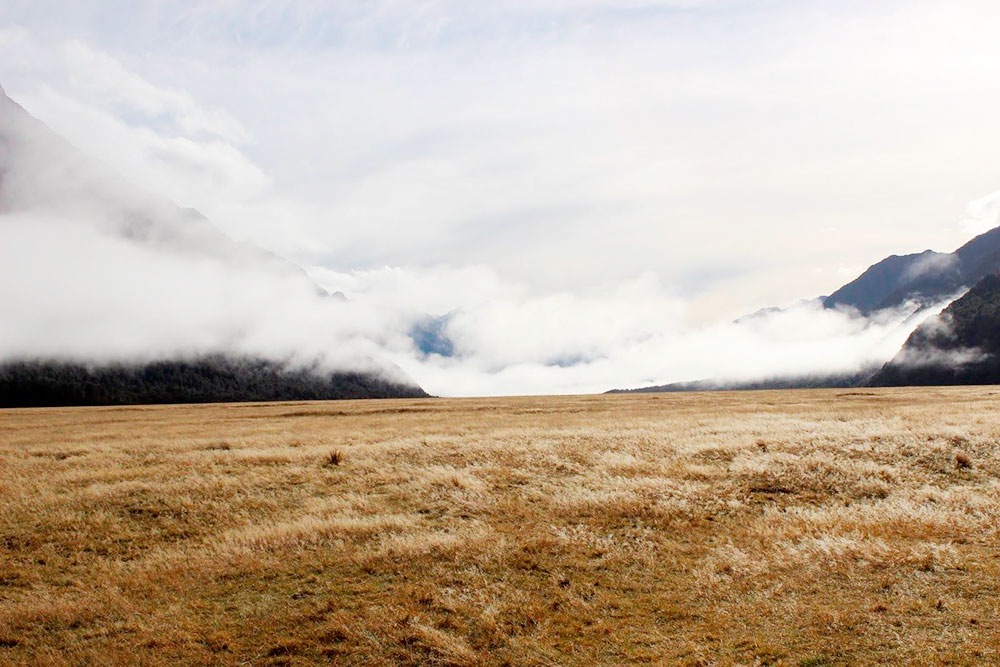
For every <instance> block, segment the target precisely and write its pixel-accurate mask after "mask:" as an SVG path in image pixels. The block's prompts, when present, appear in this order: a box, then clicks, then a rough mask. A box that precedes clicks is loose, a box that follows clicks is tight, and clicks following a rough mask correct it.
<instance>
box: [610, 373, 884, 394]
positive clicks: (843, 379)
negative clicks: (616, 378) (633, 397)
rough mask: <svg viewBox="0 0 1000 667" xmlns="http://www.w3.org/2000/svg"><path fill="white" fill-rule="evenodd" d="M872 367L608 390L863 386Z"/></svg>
mask: <svg viewBox="0 0 1000 667" xmlns="http://www.w3.org/2000/svg"><path fill="white" fill-rule="evenodd" d="M873 372H874V369H869V370H865V371H861V372H858V373H841V374H828V375H824V374H819V375H802V376H790V377H773V378H765V379H762V380H694V381H691V382H672V383H670V384H661V385H656V386H653V387H640V388H638V389H612V390H611V391H609V392H606V393H608V394H654V393H674V392H684V391H753V390H757V389H822V388H836V387H841V388H844V387H863V386H865V383H866V382H867V381H868V379H869V378H870V377H871V375H872V373H873Z"/></svg>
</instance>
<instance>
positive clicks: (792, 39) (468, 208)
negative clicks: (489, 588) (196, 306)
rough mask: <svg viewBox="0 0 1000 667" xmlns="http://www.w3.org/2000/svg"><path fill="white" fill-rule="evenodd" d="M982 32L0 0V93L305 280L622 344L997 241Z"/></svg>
mask: <svg viewBox="0 0 1000 667" xmlns="http://www.w3.org/2000/svg"><path fill="white" fill-rule="evenodd" d="M998 34H1000V5H998V4H997V3H995V2H973V1H968V2H922V1H920V0H906V1H896V0H888V1H883V2H877V1H865V2H862V1H857V2H855V1H853V0H840V1H836V2H833V1H824V0H818V1H808V2H806V1H803V2H788V1H780V0H759V1H751V0H732V1H730V0H715V1H712V0H706V1H698V0H687V1H685V0H675V1H671V0H662V1H656V0H650V1H648V2H642V1H639V0H625V1H622V2H612V1H610V0H608V1H602V0H580V1H575V2H573V1H569V0H537V1H527V0H524V1H522V0H514V1H511V2H489V3H487V2H468V1H459V0H438V1H430V2H402V1H389V0H384V1H380V0H375V1H372V2H360V1H359V2H318V1H308V2H307V1H300V2H294V1H292V2H263V1H259V2H254V1H247V0H241V1H239V2H236V1H224V0H217V1H214V2H177V1H169V2H167V1H165V0H161V1H156V0H152V1H148V2H141V3H136V2H126V1H124V0H114V1H112V0H108V1H105V2H101V1H90V2H88V1H86V0H83V1H80V2H66V1H61V2H56V1H53V0H4V2H3V3H2V4H0V84H2V85H3V86H4V88H5V89H6V91H7V93H8V94H9V95H10V96H11V97H13V98H14V99H16V100H17V101H19V102H20V103H21V104H22V105H23V106H25V107H26V108H27V109H28V111H30V112H31V113H32V114H34V115H35V116H37V117H38V118H40V119H42V120H44V121H45V122H46V123H48V124H49V125H50V126H51V127H52V128H54V129H55V130H56V131H57V132H59V133H61V134H63V135H64V136H66V137H67V138H69V139H70V140H71V141H72V142H73V143H75V144H76V145H77V146H79V147H80V148H82V149H83V150H85V151H86V152H88V153H90V154H92V155H94V156H96V157H98V158H100V159H101V160H103V161H105V162H107V163H108V164H110V165H111V166H112V167H114V168H115V169H117V170H119V171H120V172H122V173H123V174H125V175H126V176H127V177H128V178H130V179H131V180H133V181H134V182H136V183H138V184H139V185H141V186H143V187H145V188H148V189H150V190H153V191H156V192H159V193H161V194H164V195H166V196H168V197H169V198H171V199H172V200H174V201H175V202H176V203H178V204H179V205H181V206H190V207H195V208H198V209H199V210H201V211H202V212H203V213H205V214H206V215H207V216H208V217H209V218H211V219H212V220H213V221H214V222H215V223H216V224H217V225H218V226H220V227H221V228H222V229H224V230H225V231H226V232H228V233H229V234H231V235H233V236H235V237H238V238H241V239H248V240H252V241H255V242H257V243H259V244H261V245H263V246H266V247H268V248H270V249H272V250H274V251H276V252H278V253H280V254H282V255H284V256H286V257H289V258H290V259H292V260H294V261H296V262H298V263H299V264H301V265H303V266H306V267H308V268H309V270H310V271H311V272H312V274H313V275H314V276H315V277H316V279H317V280H319V281H320V282H321V283H323V284H324V285H325V286H327V287H328V288H330V289H342V290H344V291H346V292H348V293H349V294H351V293H352V292H353V293H356V294H362V293H365V292H366V291H367V292H371V293H373V294H374V293H375V292H377V291H378V290H379V289H389V288H392V289H395V290H397V292H399V293H401V294H405V295H406V297H407V298H410V299H412V302H411V305H412V306H413V307H414V308H418V309H421V310H423V311H425V312H429V313H430V314H432V315H440V314H443V313H445V312H448V311H451V310H454V309H456V308H463V307H472V306H474V305H475V304H476V303H482V302H483V301H484V300H493V299H497V298H499V296H498V295H510V294H516V295H517V298H516V299H514V302H515V303H516V304H517V305H513V306H511V308H512V309H513V310H517V309H518V308H521V310H520V311H518V312H520V313H521V318H522V320H523V319H524V318H526V317H529V316H530V317H531V318H534V319H537V318H539V317H541V318H544V317H545V315H546V314H547V313H550V312H552V309H551V308H550V306H552V304H553V303H556V304H560V303H561V304H565V303H566V300H569V301H570V302H573V303H584V304H590V305H589V306H587V308H589V310H588V311H587V312H588V313H589V314H588V315H585V316H584V315H580V318H581V319H580V320H579V321H578V325H579V326H581V327H586V326H592V325H595V326H596V325H597V324H599V322H600V321H603V319H604V318H606V317H613V318H618V320H620V321H621V322H632V321H633V320H635V321H636V322H638V321H640V320H641V321H642V322H645V324H644V325H641V326H640V325H637V327H638V330H639V331H640V333H638V334H630V335H632V336H633V337H634V336H638V337H639V338H642V337H644V336H648V335H652V333H651V332H652V331H659V330H660V329H658V327H661V325H662V326H664V327H665V326H666V323H665V322H664V320H667V319H669V320H671V322H673V323H674V324H673V326H675V327H676V326H677V325H676V321H680V320H683V322H684V323H685V324H686V325H695V324H697V325H705V324H711V323H716V322H723V321H726V320H729V319H731V318H732V317H734V316H736V315H739V314H741V313H744V312H749V311H752V310H754V309H756V308H759V307H762V306H767V305H786V304H788V303H791V302H793V301H795V300H797V299H800V298H806V297H812V296H816V295H819V294H825V293H829V292H831V291H833V290H834V289H836V288H837V287H838V286H840V285H841V284H843V283H844V282H846V281H848V280H850V279H852V278H853V277H855V276H856V275H857V274H858V273H860V272H861V271H862V270H863V269H864V268H865V267H867V266H868V265H869V264H871V263H873V262H875V261H877V260H878V259H881V258H882V257H883V256H885V255H887V254H892V253H897V254H901V253H905V252H914V251H921V250H924V249H925V248H934V249H937V250H943V251H950V250H952V249H954V248H955V247H957V246H958V245H960V244H961V243H963V242H964V241H965V240H967V239H968V238H969V236H970V235H971V234H972V233H973V232H975V231H982V230H983V229H985V228H989V227H992V226H995V225H996V224H997V219H996V217H997V211H998V209H1000V205H998V204H997V201H998V200H996V199H989V198H988V197H989V195H990V194H991V193H993V192H995V191H997V190H1000V123H998V122H997V118H1000V40H998V39H997V38H996V35H998ZM984 198H986V199H984ZM973 202H976V203H975V205H973V206H972V207H971V208H970V203H973ZM401 276H403V277H404V278H401ZM637 295H638V296H637ZM552 299H555V302H553V301H552ZM560 299H562V300H563V301H560ZM531 300H534V301H531ZM623 302H626V303H624V305H623ZM526 303H529V304H533V305H531V306H530V307H528V308H527V312H528V314H527V315H526V314H525V312H526V311H525V304H526ZM594 303H600V304H607V303H614V304H616V305H615V306H614V308H615V309H618V310H614V309H612V311H608V310H606V309H604V310H602V307H598V308H593V307H592V306H593V304H594ZM678 303H681V304H683V305H682V306H678V305H677V304H678ZM532 309H533V310H532ZM556 310H557V311H558V308H556ZM569 310H572V312H573V313H574V315H572V316H571V315H566V317H567V318H568V320H567V321H576V320H573V317H575V316H576V315H575V314H576V313H578V310H577V309H575V308H570V309H569ZM625 311H627V314H623V313H624V312H625ZM560 312H561V311H560ZM633 313H634V317H633ZM495 314H496V313H494V315H495ZM592 319H595V320H596V321H591V320H592ZM516 320H517V318H516V317H514V316H513V315H512V316H510V317H509V318H507V319H503V318H502V317H501V319H500V321H499V322H497V325H498V326H508V325H509V326H513V325H514V324H513V323H514V321H516ZM533 321H534V320H533ZM522 325H523V322H522ZM557 325H558V323H555V324H554V326H557ZM519 326H520V325H519ZM624 326H625V324H622V325H621V327H619V328H622V327H624ZM539 336H541V338H544V335H543V334H539V335H538V336H535V340H536V341H537V340H538V339H539ZM616 340H617V339H616ZM588 344H589V343H588ZM598 347H599V346H598ZM520 353H521V352H516V353H515V352H511V355H512V356H511V359H508V360H507V361H509V362H510V363H513V361H515V360H516V359H518V358H521V357H518V356H517V354H520ZM524 355H526V356H524V357H523V358H530V357H531V354H530V352H524ZM501 361H502V360H501ZM501 361H497V360H495V359H494V360H493V362H491V363H494V362H495V363H501ZM505 363H506V362H505ZM411 370H412V369H411ZM699 372H701V371H699V370H698V369H691V370H690V373H691V374H696V373H699ZM706 372H707V371H706ZM608 377H609V378H610V377H614V374H613V373H610V372H609V373H608ZM418 379H420V378H418ZM604 381H605V379H604V378H603V377H602V378H601V379H600V381H599V382H604ZM599 382H598V381H597V380H595V381H594V385H593V386H594V387H596V386H598V384H599ZM623 383H624V382H623ZM619 384H622V383H619ZM515 385H516V383H514V384H511V385H510V387H513V389H512V390H521V385H516V386H515ZM470 386H471V385H470ZM504 386H505V387H507V385H504ZM525 386H527V385H525ZM559 386H560V387H563V388H565V386H569V385H565V386H564V385H559ZM572 386H573V387H576V386H578V385H572ZM579 386H588V387H589V386H591V385H586V384H585V383H584V384H581V385H579ZM432 389H438V391H441V389H440V388H438V387H433V388H432ZM476 391H480V390H476ZM481 391H493V390H492V389H482V390H481Z"/></svg>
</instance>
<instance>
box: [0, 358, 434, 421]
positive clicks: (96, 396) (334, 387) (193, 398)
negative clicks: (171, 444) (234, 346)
mask: <svg viewBox="0 0 1000 667" xmlns="http://www.w3.org/2000/svg"><path fill="white" fill-rule="evenodd" d="M426 396H427V394H426V393H425V392H424V391H423V390H422V389H420V388H419V387H417V386H416V385H413V384H407V383H406V382H400V381H392V380H387V379H383V378H382V377H379V376H377V375H374V374H371V373H367V374H366V373H349V372H341V373H322V372H320V371H319V370H318V369H316V368H300V369H295V368H292V369H289V368H286V367H285V366H283V365H282V364H280V363H278V362H274V361H270V360H267V359H255V358H234V357H231V356H222V355H212V356H204V357H199V358H196V359H190V360H184V359H181V360H171V361H153V362H146V363H137V364H128V363H111V364H103V365H100V366H93V367H91V366H85V365H83V364H78V363H67V362H53V361H48V362H43V361H31V362H9V363H6V364H3V365H0V408H11V407H42V406H59V405H134V404H149V403H224V402H234V401H289V400H328V399H348V398H400V397H407V398H423V397H426Z"/></svg>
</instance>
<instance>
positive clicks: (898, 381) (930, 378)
mask: <svg viewBox="0 0 1000 667" xmlns="http://www.w3.org/2000/svg"><path fill="white" fill-rule="evenodd" d="M998 383H1000V276H998V275H997V274H991V275H988V276H986V277H985V278H983V279H982V280H980V281H979V282H978V283H976V285H975V286H973V287H972V289H970V290H969V291H968V292H966V294H965V295H964V296H963V297H961V298H960V299H957V300H955V301H954V302H952V303H951V305H949V306H948V307H947V308H945V310H944V311H943V312H942V313H941V314H940V315H938V316H937V317H935V318H933V319H930V320H928V321H926V322H924V323H923V324H922V325H921V326H919V327H917V329H916V330H915V331H914V332H913V333H912V334H911V335H910V337H909V338H908V339H907V340H906V343H904V345H903V347H902V348H901V349H900V351H899V353H898V354H897V355H896V356H895V357H894V358H893V359H892V360H891V361H890V362H888V363H887V364H886V365H885V366H883V367H882V369H881V370H880V371H879V372H878V373H876V374H875V376H874V377H873V378H872V379H871V381H870V384H871V385H872V386H880V387H885V386H901V385H947V384H998Z"/></svg>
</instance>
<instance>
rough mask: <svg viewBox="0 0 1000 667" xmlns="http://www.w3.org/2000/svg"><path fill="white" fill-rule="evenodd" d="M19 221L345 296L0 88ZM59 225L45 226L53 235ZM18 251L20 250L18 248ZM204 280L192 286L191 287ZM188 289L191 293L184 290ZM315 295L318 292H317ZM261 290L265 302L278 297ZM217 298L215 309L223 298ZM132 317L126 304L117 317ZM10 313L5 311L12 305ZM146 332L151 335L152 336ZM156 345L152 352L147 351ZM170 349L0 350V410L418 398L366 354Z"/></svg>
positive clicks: (99, 311)
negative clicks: (81, 144)
mask: <svg viewBox="0 0 1000 667" xmlns="http://www.w3.org/2000/svg"><path fill="white" fill-rule="evenodd" d="M26 216H30V218H26ZM25 219H29V220H30V222H31V225H32V226H34V227H38V226H43V227H44V226H45V225H46V224H47V223H48V221H50V220H58V221H60V224H64V223H66V222H70V223H71V225H72V226H74V227H79V228H80V229H86V230H92V231H94V232H95V233H96V234H99V236H100V238H102V239H104V238H106V239H111V240H113V241H114V243H115V244H116V245H115V247H116V248H119V247H120V248H137V249H141V250H142V251H143V252H142V253H136V254H135V255H134V257H138V258H140V259H144V258H150V257H155V258H169V259H170V261H171V262H172V264H171V266H180V267H193V268H194V269H199V268H203V267H205V266H211V267H213V269H212V271H213V272H208V273H204V272H202V273H197V275H199V276H202V275H213V276H215V275H222V274H224V273H225V272H228V274H233V275H239V276H246V275H253V276H258V277H260V280H259V281H257V282H256V283H255V284H256V285H260V284H266V285H267V286H268V287H271V288H273V289H275V290H286V289H287V290H290V291H291V292H290V293H288V297H292V296H296V297H302V298H298V299H297V300H296V301H295V302H296V303H308V304H310V305H311V304H313V302H315V307H316V308H336V307H337V306H336V304H337V302H341V301H344V297H343V295H341V294H335V295H329V294H328V293H327V292H326V291H325V290H323V289H322V288H320V287H319V286H318V285H317V284H316V283H315V282H313V281H312V280H311V279H310V278H309V276H308V275H307V274H306V273H305V271H303V270H302V268H301V267H299V266H297V265H295V264H293V263H292V262H289V261H287V260H285V259H283V258H281V257H278V256H277V255H275V254H273V253H270V252H268V251H265V250H263V249H261V248H258V247H256V246H254V245H252V244H248V243H241V242H237V241H235V240H233V239H232V238H230V237H229V236H227V235H226V234H224V233H223V232H222V231H220V230H219V229H218V228H216V227H215V226H214V225H213V224H212V223H211V222H210V221H209V220H208V219H207V218H206V217H205V216H204V215H202V214H201V213H199V212H198V211H196V210H194V209H190V208H181V207H179V206H177V205H176V204H174V203H173V202H171V201H169V200H167V199H165V198H163V197H160V196H158V195H155V194H153V193H149V192H146V191H144V190H142V189H140V188H138V187H136V186H134V185H132V184H131V183H129V182H127V181H126V180H125V179H123V178H122V177H121V176H119V175H118V174H116V173H115V172H114V171H112V170H111V169H109V168H108V167H106V166H104V165H103V164H101V163H100V162H99V161H97V160H94V159H92V158H90V157H89V156H87V155H85V154H83V153H82V152H81V151H79V150H78V149H77V148H75V147H74V146H73V145H71V144H70V143H69V142H68V141H66V140H65V139H63V138H62V137H60V136H59V135H58V134H56V133H55V132H53V131H52V130H51V129H50V128H49V127H48V126H46V125H45V124H44V123H42V122H41V121H39V120H38V119H36V118H34V117H32V116H31V115H30V114H29V113H28V112H27V111H26V110H25V109H24V108H22V107H21V106H20V105H19V104H17V103H16V102H15V101H14V100H12V99H11V98H10V97H8V96H7V94H6V92H5V91H4V90H3V88H0V226H3V225H5V224H9V225H15V224H23V223H24V220H25ZM18 221H20V223H18ZM64 228H65V227H63V228H59V227H53V228H52V229H53V231H52V235H53V236H55V235H57V234H58V231H59V229H64ZM8 229H14V227H13V226H12V227H8ZM46 229H47V227H46ZM47 250H48V249H47V248H46V247H44V244H42V243H38V244H37V245H35V246H28V247H27V252H30V255H31V263H32V264H31V266H32V267H35V266H37V267H41V268H39V269H38V270H40V271H41V270H44V267H45V266H46V264H47V262H48V261H49V257H48V254H47ZM74 250H75V249H74ZM91 250H92V249H91V248H90V247H89V246H87V247H82V246H81V247H80V248H79V254H80V255H82V256H86V254H87V253H88V252H91ZM14 252H18V251H14ZM20 252H26V250H25V247H22V248H21V249H20ZM100 260H101V258H89V262H90V263H89V264H87V265H86V266H87V267H88V269H89V268H100V269H104V270H106V271H108V272H113V271H115V270H116V268H117V267H102V266H101V261H100ZM157 266H160V265H157ZM32 270H34V268H32ZM155 271H156V269H155V268H152V269H150V271H149V272H147V274H148V275H147V277H148V276H149V275H152V277H153V280H155V281H157V282H156V283H155V284H156V285H157V286H159V285H162V286H163V288H164V289H163V290H162V293H157V294H147V295H146V304H151V305H150V306H149V308H150V309H152V310H155V309H156V308H157V300H158V299H166V298H170V297H172V296H173V297H176V296H177V294H178V292H177V290H176V289H171V284H169V283H168V282H167V281H168V280H169V278H167V277H164V276H162V274H159V273H155ZM150 272H152V273H150ZM228 274H226V275H228ZM129 277H130V276H129V275H127V274H123V275H117V274H114V277H113V281H116V283H117V284H123V285H127V284H128V282H129ZM12 278H13V280H14V281H29V280H31V277H30V276H21V275H16V276H12V277H11V276H8V277H6V278H5V280H11V279H12ZM114 284H115V283H113V284H112V286H113V285H114ZM143 284H146V283H143ZM200 287H201V286H200V285H197V286H195V288H194V289H195V291H198V290H199V288H200ZM235 288H236V285H229V284H227V285H223V286H221V287H220V288H219V289H218V290H216V293H219V294H227V295H228V294H229V293H230V291H231V290H233V289H235ZM227 290H228V291H227ZM49 294H50V293H42V294H41V295H40V296H39V297H38V298H39V299H40V300H41V301H44V302H45V303H44V305H46V307H50V308H51V307H52V306H51V304H50V303H48V299H47V297H48V296H49ZM184 294H185V295H186V296H189V295H190V291H189V292H187V293H184ZM280 294H281V295H284V294H286V292H285V291H281V292H280ZM317 295H320V296H323V297H324V298H323V299H317V298H315V297H316V296H317ZM327 297H329V298H327ZM269 298H271V299H272V302H271V303H273V301H274V297H273V296H271V295H269ZM279 300H280V296H279ZM52 303H56V301H54V300H53V301H52ZM183 303H187V302H186V301H184V302H183ZM42 305H43V303H41V302H40V303H39V306H40V307H41V306H42ZM201 305H202V306H203V307H204V304H201ZM216 305H217V306H218V309H219V310H222V309H223V308H224V307H225V306H226V303H223V302H219V303H218V304H216ZM107 307H108V306H107V301H103V302H101V306H100V307H96V306H95V309H94V310H95V312H94V314H93V316H92V317H93V318H94V320H95V321H98V322H102V323H103V322H104V321H105V320H102V319H99V318H102V317H105V316H106V314H107ZM38 312H41V311H40V309H39V311H38ZM45 312H49V311H45ZM119 312H122V311H121V309H119ZM310 312H311V311H310ZM324 312H326V311H324ZM35 313H36V309H35V308H33V307H32V308H29V309H28V312H26V313H24V312H22V313H21V314H20V315H19V316H20V317H31V316H33V315H34V314H35ZM129 313H131V311H127V312H125V316H126V317H127V316H128V315H129ZM6 315H7V316H8V317H11V314H10V313H9V312H8V313H7V314H6ZM262 315H263V317H261V318H259V319H261V320H262V321H267V320H268V316H269V313H267V312H262ZM105 326H106V327H107V328H108V329H109V331H108V334H109V335H108V336H107V338H108V339H109V342H108V344H107V346H109V347H111V346H113V345H114V340H116V339H115V338H114V336H113V335H111V334H113V333H115V332H113V331H111V329H112V325H111V324H106V325H105ZM149 333H151V334H153V337H154V338H155V334H156V333H157V332H155V331H152V332H149ZM226 333H227V336H228V337H229V339H233V340H238V339H240V337H241V336H245V335H246V334H245V332H243V331H241V330H239V329H238V328H233V330H232V331H229V330H227V332H226ZM320 337H321V336H320V335H317V338H320ZM0 342H2V341H0ZM331 343H332V342H331ZM191 344H192V345H194V344H195V343H194V342H193V341H192V342H191ZM299 352H301V351H299ZM152 353H153V351H152V350H150V356H151V357H152V356H153V354H152ZM134 356H135V355H134V354H133V355H130V356H129V358H134ZM176 356H177V358H172V359H171V358H167V359H163V358H158V359H157V360H156V361H148V362H140V361H129V362H126V361H125V360H124V359H122V360H120V361H119V362H100V363H97V362H93V363H91V362H87V361H86V359H81V358H80V356H79V355H75V356H74V357H73V358H72V359H68V358H63V357H62V355H61V354H60V355H51V354H44V355H39V354H37V353H36V354H30V353H29V354H22V353H20V352H17V350H16V349H15V350H14V351H9V348H8V352H7V353H6V354H5V355H4V356H2V357H0V407H13V406H19V405H22V406H27V405H70V404H72V405H76V404H87V405H97V404H100V405H105V404H113V403H147V402H151V403H169V402H203V401H257V400H294V399H308V398H315V399H334V398H368V397H371V398H375V397H391V396H400V397H412V396H426V394H425V393H424V392H423V390H422V389H420V387H418V386H417V385H416V384H415V383H414V382H413V381H412V380H410V379H409V378H406V377H405V376H404V375H403V374H402V372H401V371H400V370H399V369H398V368H395V367H394V366H392V365H390V364H387V363H381V362H377V361H376V362H372V361H371V360H368V359H365V360H360V359H359V360H356V361H358V362H362V361H364V362H365V367H366V368H369V367H370V368H372V370H371V371H370V372H363V373H362V372H356V371H350V372H331V371H329V370H323V368H324V367H323V366H321V365H320V364H319V363H318V362H317V363H314V364H311V365H308V364H307V365H306V366H305V367H302V366H301V362H300V365H294V366H287V365H286V364H285V363H284V362H282V361H279V360H275V359H270V358H262V357H255V356H248V355H246V354H245V353H237V352H228V351H227V350H225V349H223V350H211V349H209V350H204V351H203V352H201V353H199V354H194V353H190V354H185V355H181V354H180V353H178V354H177V355H176ZM298 356H302V355H301V354H299V355H298ZM105 358H107V356H105Z"/></svg>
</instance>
